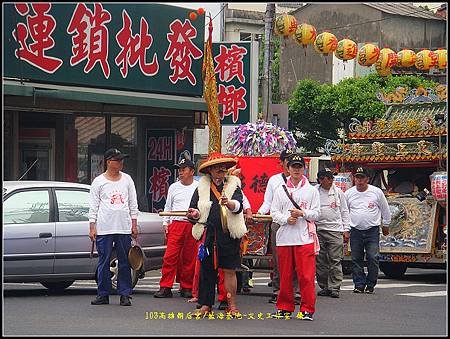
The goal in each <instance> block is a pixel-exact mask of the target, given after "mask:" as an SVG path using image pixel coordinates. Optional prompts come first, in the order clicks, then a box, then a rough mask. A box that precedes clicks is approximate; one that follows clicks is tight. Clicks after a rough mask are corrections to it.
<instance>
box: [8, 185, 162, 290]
mask: <svg viewBox="0 0 450 339" xmlns="http://www.w3.org/2000/svg"><path fill="white" fill-rule="evenodd" d="M89 188H90V186H89V185H84V184H77V183H68V182H55V181H5V182H3V269H4V270H3V273H4V282H40V283H41V284H42V285H44V286H45V287H47V288H48V289H51V290H63V289H65V288H67V287H69V286H70V285H71V284H72V283H73V282H74V281H75V280H80V279H87V280H92V279H95V280H96V269H97V262H98V255H97V252H96V250H94V252H93V255H92V257H91V244H92V243H91V240H90V239H89V236H88V234H89V218H88V213H89ZM138 231H139V234H138V237H137V241H138V243H139V245H140V246H141V248H142V249H143V251H144V253H145V261H144V268H143V269H141V270H140V271H135V270H132V272H131V273H132V274H131V276H132V286H133V287H134V286H135V285H136V283H137V281H138V279H139V278H141V277H143V276H144V273H145V272H146V271H149V270H153V269H159V268H161V266H162V261H163V256H164V252H165V249H166V246H165V241H164V231H163V228H162V217H160V216H159V215H158V214H155V213H147V212H139V216H138ZM110 270H111V280H112V285H113V288H116V285H117V273H118V265H117V258H116V255H115V254H114V253H113V255H112V257H111V260H110Z"/></svg>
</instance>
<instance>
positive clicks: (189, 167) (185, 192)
mask: <svg viewBox="0 0 450 339" xmlns="http://www.w3.org/2000/svg"><path fill="white" fill-rule="evenodd" d="M175 167H176V168H178V169H179V170H178V177H179V179H180V180H179V181H177V182H174V183H173V184H172V185H170V186H169V190H168V193H167V200H166V205H165V206H164V211H165V212H168V211H187V210H188V208H189V204H190V202H191V198H192V194H194V191H195V189H196V188H197V186H198V181H196V180H194V173H195V165H194V163H193V162H192V161H191V160H188V159H182V160H181V161H180V162H179V164H178V165H175ZM163 227H164V232H165V233H166V236H167V248H166V252H165V253H164V259H163V266H162V269H161V275H162V276H161V280H160V282H159V287H160V288H159V291H158V292H156V293H155V294H154V297H155V298H171V297H172V286H173V281H174V279H175V275H176V274H177V268H178V265H179V263H180V261H181V263H180V265H181V269H180V272H179V273H180V277H178V278H179V280H180V288H181V290H180V294H181V296H182V297H184V298H192V283H193V281H194V271H195V259H196V254H197V244H196V241H195V239H194V237H193V236H192V223H191V222H189V221H188V219H187V218H186V217H164V218H163Z"/></svg>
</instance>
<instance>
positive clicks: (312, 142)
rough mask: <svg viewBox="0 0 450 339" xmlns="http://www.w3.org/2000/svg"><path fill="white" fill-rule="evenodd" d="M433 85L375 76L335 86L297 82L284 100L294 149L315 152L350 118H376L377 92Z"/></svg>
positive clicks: (382, 107)
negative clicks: (293, 138)
mask: <svg viewBox="0 0 450 339" xmlns="http://www.w3.org/2000/svg"><path fill="white" fill-rule="evenodd" d="M436 85H438V83H436V82H434V81H432V80H426V79H425V78H423V77H420V76H412V75H408V76H390V77H380V76H378V75H377V74H376V73H372V74H369V75H367V76H365V77H362V78H348V79H344V80H342V81H341V82H339V83H338V84H336V85H331V84H323V85H321V84H320V83H318V82H317V81H315V80H311V79H304V80H300V81H299V82H298V83H297V87H296V89H295V91H294V93H293V94H292V98H291V99H290V100H289V101H288V106H289V115H290V130H291V131H292V132H293V133H294V135H295V136H296V140H297V146H298V147H301V148H303V149H304V150H305V151H306V152H312V153H316V152H319V151H320V149H321V148H322V147H323V146H324V144H325V141H326V139H334V140H336V139H338V135H337V130H338V129H339V128H342V127H344V128H347V127H348V125H349V124H350V122H351V118H357V119H359V120H360V121H362V120H374V119H376V118H380V117H381V116H382V115H383V113H384V112H385V110H386V107H385V105H384V104H383V103H382V102H381V101H379V100H378V99H377V97H376V93H377V92H379V91H382V92H384V93H389V92H392V91H394V90H395V89H396V88H397V87H399V86H402V87H406V88H407V90H408V91H409V90H411V89H414V88H417V87H418V86H423V87H425V88H430V87H431V88H433V87H435V86H436Z"/></svg>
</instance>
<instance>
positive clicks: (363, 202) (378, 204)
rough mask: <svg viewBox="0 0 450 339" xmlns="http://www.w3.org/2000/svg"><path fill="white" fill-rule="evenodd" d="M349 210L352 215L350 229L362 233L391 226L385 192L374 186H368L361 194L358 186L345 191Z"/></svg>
mask: <svg viewBox="0 0 450 339" xmlns="http://www.w3.org/2000/svg"><path fill="white" fill-rule="evenodd" d="M344 194H345V198H346V199H347V205H348V210H349V214H350V227H354V228H356V229H358V230H360V231H365V230H368V229H369V228H371V227H374V226H380V225H381V221H383V226H389V224H390V223H391V212H390V211H389V205H388V202H387V200H386V197H385V196H384V193H383V191H382V190H381V189H380V188H378V187H376V186H373V185H368V188H367V190H365V191H364V192H359V191H358V190H357V189H356V186H353V187H352V188H350V189H349V190H347V191H345V193H344Z"/></svg>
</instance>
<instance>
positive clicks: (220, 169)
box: [211, 166, 228, 172]
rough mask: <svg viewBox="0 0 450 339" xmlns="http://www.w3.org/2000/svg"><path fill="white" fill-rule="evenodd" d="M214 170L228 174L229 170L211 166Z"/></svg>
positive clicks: (223, 167)
mask: <svg viewBox="0 0 450 339" xmlns="http://www.w3.org/2000/svg"><path fill="white" fill-rule="evenodd" d="M211 169H212V170H216V171H219V172H227V171H228V170H227V168H226V167H225V166H211Z"/></svg>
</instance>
